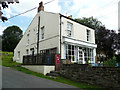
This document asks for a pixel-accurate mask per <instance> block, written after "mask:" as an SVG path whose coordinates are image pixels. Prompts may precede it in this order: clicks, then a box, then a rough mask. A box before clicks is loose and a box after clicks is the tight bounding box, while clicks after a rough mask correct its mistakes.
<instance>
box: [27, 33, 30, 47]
mask: <svg viewBox="0 0 120 90" xmlns="http://www.w3.org/2000/svg"><path fill="white" fill-rule="evenodd" d="M29 38H30V35H29V34H27V45H29V43H30V39H29Z"/></svg>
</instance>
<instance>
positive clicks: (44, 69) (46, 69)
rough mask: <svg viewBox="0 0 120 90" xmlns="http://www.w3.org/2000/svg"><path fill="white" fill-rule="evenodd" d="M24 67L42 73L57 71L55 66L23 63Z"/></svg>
mask: <svg viewBox="0 0 120 90" xmlns="http://www.w3.org/2000/svg"><path fill="white" fill-rule="evenodd" d="M22 67H24V68H27V69H29V70H31V71H34V72H37V73H41V74H44V75H46V74H47V73H50V71H55V66H45V65H35V66H34V65H22Z"/></svg>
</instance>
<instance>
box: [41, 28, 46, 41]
mask: <svg viewBox="0 0 120 90" xmlns="http://www.w3.org/2000/svg"><path fill="white" fill-rule="evenodd" d="M44 38H45V27H44V26H43V27H41V40H43V39H44Z"/></svg>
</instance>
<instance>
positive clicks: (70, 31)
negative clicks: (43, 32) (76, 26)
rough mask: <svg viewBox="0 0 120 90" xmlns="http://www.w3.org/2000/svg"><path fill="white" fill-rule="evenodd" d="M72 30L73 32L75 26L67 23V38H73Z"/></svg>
mask: <svg viewBox="0 0 120 90" xmlns="http://www.w3.org/2000/svg"><path fill="white" fill-rule="evenodd" d="M72 30H73V24H72V23H70V22H67V36H68V37H71V36H72Z"/></svg>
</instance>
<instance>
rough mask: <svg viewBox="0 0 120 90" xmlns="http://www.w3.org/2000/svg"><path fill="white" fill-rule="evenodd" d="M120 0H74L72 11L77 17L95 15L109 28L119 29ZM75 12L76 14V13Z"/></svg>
mask: <svg viewBox="0 0 120 90" xmlns="http://www.w3.org/2000/svg"><path fill="white" fill-rule="evenodd" d="M118 1H119V0H114V1H113V0H97V1H96V0H73V2H74V5H73V6H72V7H71V12H72V13H73V15H74V16H75V18H82V17H90V16H93V17H95V18H97V19H98V20H99V21H101V22H102V23H103V24H105V26H106V27H107V28H108V29H114V30H117V29H118V18H117V17H118V10H117V8H118ZM74 13H75V14H74Z"/></svg>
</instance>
